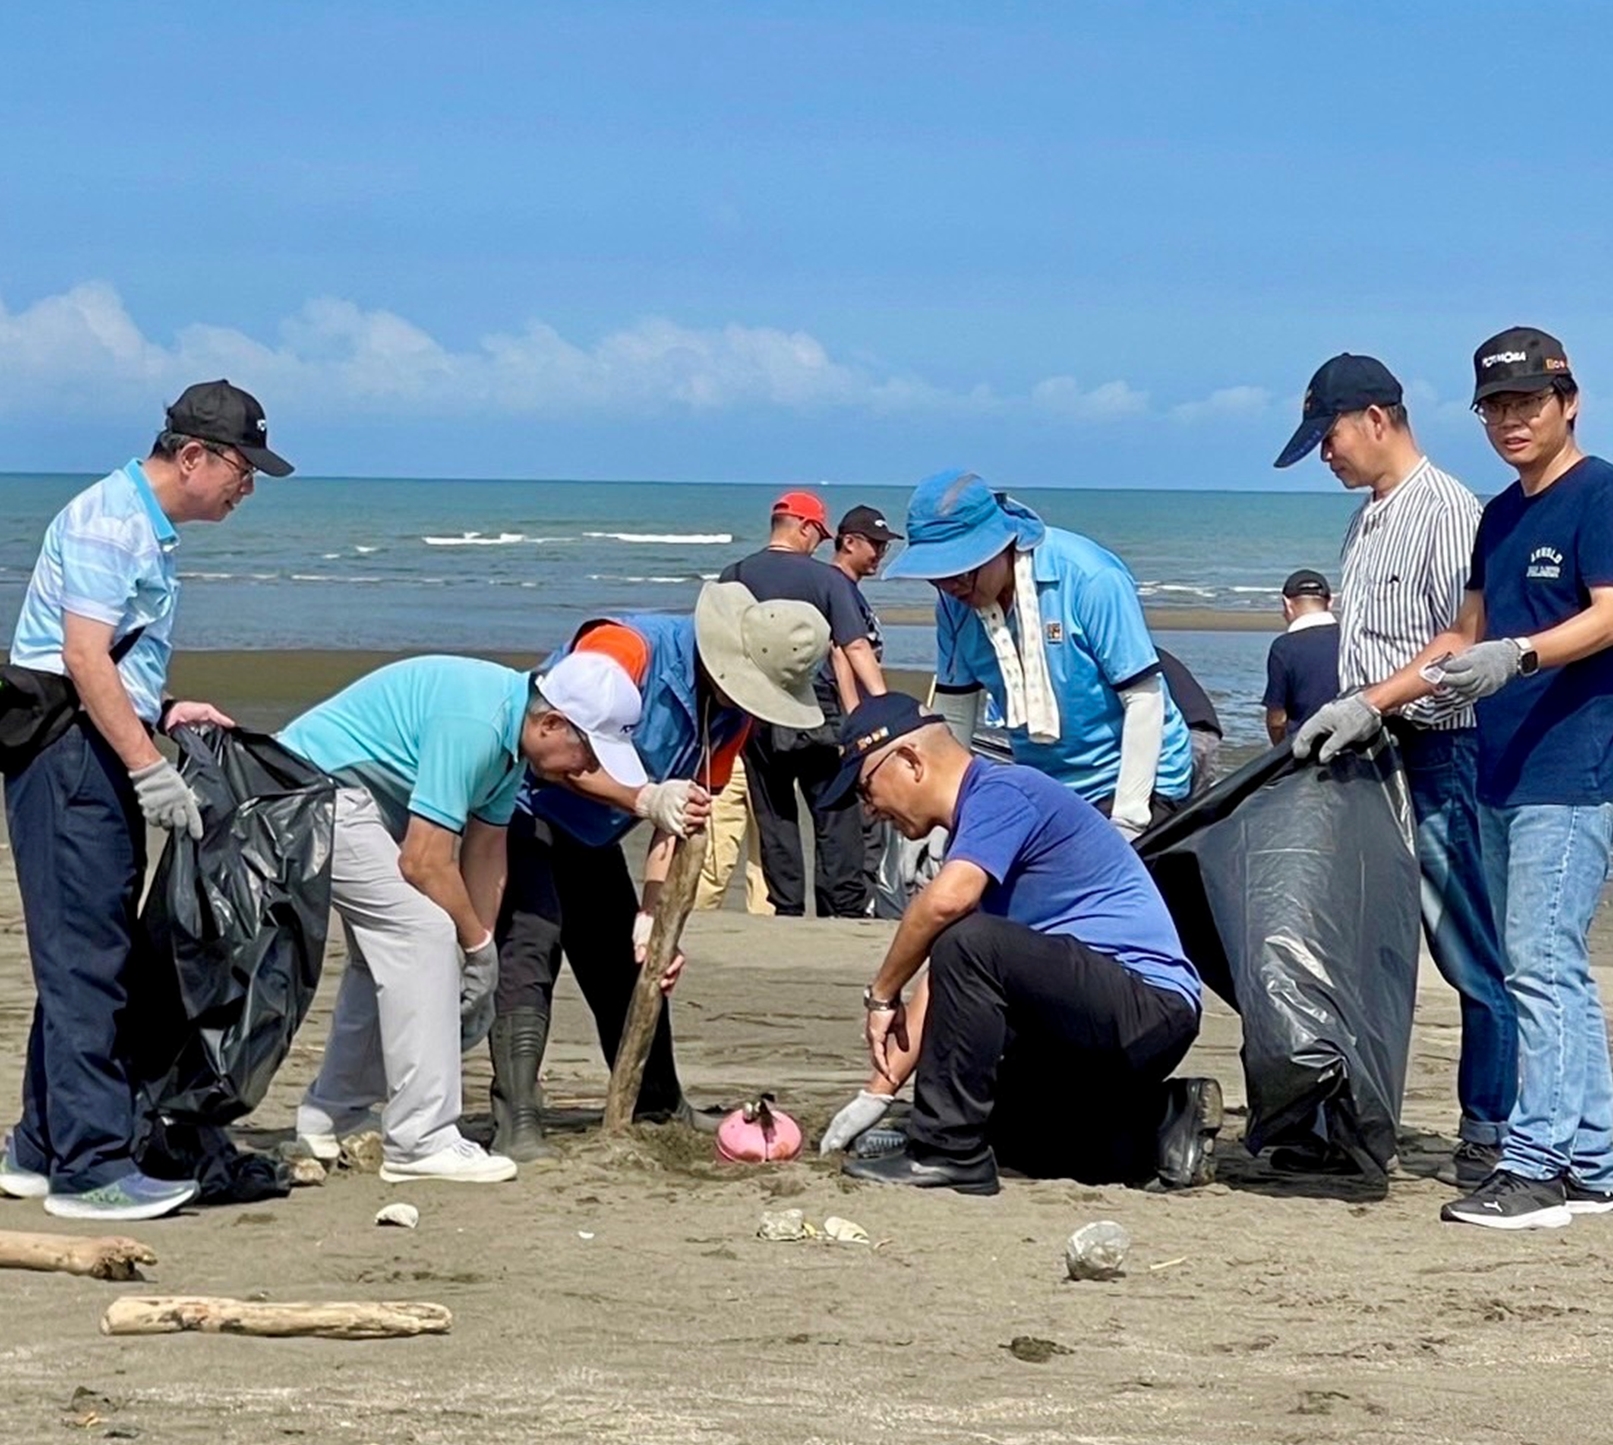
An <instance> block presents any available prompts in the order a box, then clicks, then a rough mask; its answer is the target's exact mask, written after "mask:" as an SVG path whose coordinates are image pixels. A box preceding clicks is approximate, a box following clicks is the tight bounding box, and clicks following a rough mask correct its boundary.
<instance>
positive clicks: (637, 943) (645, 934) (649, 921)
mask: <svg viewBox="0 0 1613 1445" xmlns="http://www.w3.org/2000/svg"><path fill="white" fill-rule="evenodd" d="M654 929H655V915H654V914H653V913H646V912H644V910H643V909H640V910H639V911H638V912H637V913H635V914H634V915H633V948H634V949H635V950H638V949H641V948H648V947H649V946H650V934H651V933H652V932H653V931H654Z"/></svg>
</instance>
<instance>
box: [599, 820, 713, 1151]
mask: <svg viewBox="0 0 1613 1445" xmlns="http://www.w3.org/2000/svg"><path fill="white" fill-rule="evenodd" d="M706 840H707V830H706V829H704V828H702V829H701V830H700V831H699V832H698V833H691V834H689V836H688V837H686V838H679V839H678V841H677V844H676V845H675V846H674V847H673V849H672V863H671V865H670V866H669V867H668V869H667V875H666V882H665V883H663V884H662V885H661V896H660V897H659V899H657V901H656V905H655V922H654V924H652V925H651V928H650V942H649V947H648V948H647V949H646V950H645V955H644V967H643V968H641V969H640V970H639V974H638V983H637V984H635V985H634V988H633V1002H632V1003H631V1004H630V1005H629V1007H628V1010H627V1022H626V1023H625V1024H623V1025H622V1038H621V1042H620V1043H619V1044H617V1046H616V1062H615V1064H614V1065H613V1066H612V1067H611V1071H610V1089H609V1090H608V1091H607V1093H606V1095H605V1132H606V1133H607V1134H620V1133H621V1132H622V1131H623V1130H624V1129H626V1128H627V1127H628V1126H629V1125H630V1124H631V1123H632V1122H633V1110H634V1108H635V1107H636V1106H637V1104H638V1091H639V1086H640V1085H641V1084H642V1083H643V1082H644V1065H645V1063H646V1062H647V1061H648V1059H649V1057H650V1044H651V1043H652V1042H653V1041H654V1039H655V1026H656V1025H657V1024H658V1023H659V1022H660V1021H661V979H662V977H663V976H664V975H665V974H666V971H667V968H668V966H669V965H670V964H671V962H672V960H673V959H674V958H676V957H677V953H678V940H679V939H680V938H681V937H682V936H683V925H684V924H685V923H686V922H687V921H688V918H689V912H690V910H691V909H692V908H693V907H694V896H695V888H696V887H697V886H698V885H699V883H700V865H701V863H702V862H703V861H704V860H705V856H706Z"/></svg>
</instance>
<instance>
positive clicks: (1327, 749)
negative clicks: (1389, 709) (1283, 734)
mask: <svg viewBox="0 0 1613 1445" xmlns="http://www.w3.org/2000/svg"><path fill="white" fill-rule="evenodd" d="M1382 726H1383V714H1382V713H1380V712H1379V711H1378V710H1377V708H1375V707H1373V706H1372V704H1371V703H1369V702H1368V701H1367V700H1366V699H1365V698H1364V697H1362V696H1361V694H1360V693H1358V692H1353V693H1351V694H1350V695H1349V696H1348V697H1336V698H1334V699H1333V701H1332V702H1329V703H1324V704H1323V705H1322V706H1321V707H1319V708H1317V710H1316V711H1315V712H1314V713H1312V714H1311V716H1310V717H1309V718H1307V719H1306V721H1305V722H1304V723H1303V724H1302V725H1301V726H1300V729H1299V731H1298V732H1297V733H1295V734H1294V756H1295V757H1296V758H1308V757H1309V756H1310V755H1311V749H1312V748H1314V747H1315V746H1316V744H1317V743H1318V742H1320V743H1321V745H1322V746H1321V750H1320V751H1319V752H1318V753H1317V754H1316V760H1317V762H1319V763H1330V762H1332V761H1333V759H1334V758H1335V757H1337V756H1338V754H1339V753H1341V752H1342V751H1343V750H1344V749H1345V748H1348V747H1354V746H1355V745H1356V744H1358V743H1364V742H1367V741H1369V740H1370V739H1372V738H1374V737H1376V736H1377V734H1378V729H1379V728H1381V727H1382Z"/></svg>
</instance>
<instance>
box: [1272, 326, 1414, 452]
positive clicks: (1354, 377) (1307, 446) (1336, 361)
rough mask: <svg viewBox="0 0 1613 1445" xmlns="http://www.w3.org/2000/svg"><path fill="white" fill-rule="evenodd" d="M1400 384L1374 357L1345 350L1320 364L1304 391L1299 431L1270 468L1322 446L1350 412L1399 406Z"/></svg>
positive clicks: (1400, 396)
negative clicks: (1334, 426) (1338, 421)
mask: <svg viewBox="0 0 1613 1445" xmlns="http://www.w3.org/2000/svg"><path fill="white" fill-rule="evenodd" d="M1401 400H1402V393H1401V390H1400V383H1399V382H1398V381H1396V380H1395V378H1394V374H1393V373H1392V372H1391V371H1390V370H1389V368H1388V367H1387V366H1385V365H1384V364H1383V363H1382V362H1381V361H1379V360H1378V359H1377V358H1376V357H1374V356H1351V355H1350V353H1349V352H1348V351H1346V352H1344V353H1343V354H1342V355H1339V356H1335V357H1334V358H1333V359H1332V360H1331V361H1325V362H1323V363H1322V369H1321V370H1320V371H1318V372H1317V373H1316V375H1315V376H1313V377H1312V378H1311V384H1310V385H1309V386H1307V387H1306V388H1305V406H1304V409H1303V410H1302V411H1301V412H1300V422H1299V430H1298V431H1296V432H1295V433H1294V435H1293V436H1292V437H1291V438H1290V439H1289V442H1288V445H1287V446H1285V447H1284V448H1283V454H1282V455H1281V456H1280V457H1278V458H1277V460H1276V461H1275V462H1273V463H1272V465H1273V466H1278V467H1291V466H1293V465H1294V463H1295V462H1297V461H1298V460H1299V459H1300V458H1301V457H1304V456H1308V455H1309V454H1310V453H1311V452H1313V451H1315V450H1316V448H1317V447H1319V446H1320V445H1321V444H1322V438H1323V437H1325V436H1326V435H1327V434H1328V432H1329V431H1330V430H1331V429H1332V426H1333V423H1334V422H1336V421H1337V420H1338V419H1339V418H1340V417H1341V416H1348V415H1349V414H1350V413H1351V412H1352V411H1365V410H1366V409H1367V408H1368V407H1369V406H1399V405H1400V403H1401Z"/></svg>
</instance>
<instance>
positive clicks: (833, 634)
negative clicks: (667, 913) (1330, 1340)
mask: <svg viewBox="0 0 1613 1445" xmlns="http://www.w3.org/2000/svg"><path fill="white" fill-rule="evenodd" d="M831 535H832V534H831V533H830V531H829V515H828V513H827V512H826V511H825V510H824V506H823V502H822V501H821V500H820V499H819V498H817V497H815V496H813V495H812V493H811V492H786V493H785V494H784V495H783V496H782V497H780V498H779V499H778V501H776V502H775V503H774V504H773V513H772V518H771V523H770V526H769V531H768V541H767V546H766V547H764V548H763V549H762V550H761V551H760V552H753V553H752V554H751V555H750V556H748V557H743V558H741V559H740V560H739V561H738V562H735V563H732V564H731V565H730V566H729V567H727V568H725V569H724V571H723V573H722V578H721V580H722V581H724V582H743V583H744V584H745V586H746V587H748V588H749V589H750V591H751V594H752V595H753V596H754V597H755V598H756V600H757V601H758V602H782V601H791V602H806V603H809V604H810V605H811V606H813V607H815V608H816V609H817V610H818V611H819V612H820V613H822V614H823V617H824V620H825V621H827V622H828V624H829V637H830V641H831V643H832V649H831V651H830V654H829V657H828V659H827V660H826V661H825V662H824V665H823V668H822V670H821V671H820V672H819V674H818V679H817V683H816V686H815V688H814V691H815V692H816V695H817V699H818V703H819V706H820V707H821V708H822V709H823V715H824V722H823V724H822V726H821V727H818V728H814V729H795V728H775V727H759V728H757V729H756V730H755V731H754V732H753V733H752V734H751V737H750V740H749V742H747V743H746V745H745V778H746V783H747V785H748V787H749V789H750V800H751V806H752V808H753V810H754V811H755V814H756V831H757V833H758V835H759V838H760V842H761V854H762V873H763V875H764V876H765V877H766V880H767V897H768V902H770V903H771V904H772V905H773V911H774V912H775V913H777V914H779V915H780V916H782V917H786V918H800V917H801V916H802V915H803V914H804V913H805V912H806V865H805V860H804V857H803V854H802V849H801V821H800V813H799V809H798V808H797V806H796V801H795V790H796V786H797V785H799V786H800V789H801V793H802V795H803V796H804V797H805V799H806V803H807V808H808V810H809V811H810V813H811V814H812V827H813V845H814V852H813V861H814V870H815V872H816V874H817V877H816V880H815V886H814V889H813V892H814V895H815V899H816V903H817V914H818V917H819V918H861V917H862V916H863V915H864V913H865V912H866V910H867V906H868V885H867V881H866V879H865V878H864V876H863V834H862V815H861V813H860V812H859V811H858V809H857V807H856V804H855V802H850V803H847V802H842V803H841V804H840V805H839V806H837V807H833V808H830V807H827V806H825V805H824V803H823V802H822V793H823V790H824V788H825V787H827V786H828V783H829V781H830V779H832V778H833V777H834V774H835V770H836V769H837V768H838V767H839V765H840V764H839V756H838V754H837V753H836V751H835V736H836V729H837V728H838V726H839V722H840V719H841V718H843V717H844V716H845V715H846V714H847V713H849V712H850V711H851V710H852V709H853V708H855V707H856V706H857V701H858V699H859V697H875V696H878V695H879V694H881V693H883V692H884V691H885V678H884V674H883V673H882V672H881V671H880V668H879V661H878V659H877V658H876V657H875V656H874V649H873V647H872V645H871V644H870V642H869V640H868V632H867V626H866V623H865V622H864V620H863V611H862V607H861V606H860V604H859V601H858V593H857V588H856V587H855V586H854V585H853V584H852V582H851V581H850V579H849V578H848V577H847V576H846V575H845V573H843V572H842V571H840V570H839V569H838V568H835V567H830V566H827V565H825V564H824V563H822V562H819V561H818V560H817V559H816V558H815V557H813V555H812V554H813V553H814V552H815V551H817V549H818V548H819V547H821V546H822V545H823V544H824V543H825V542H827V541H828V540H829V538H830V536H831Z"/></svg>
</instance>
